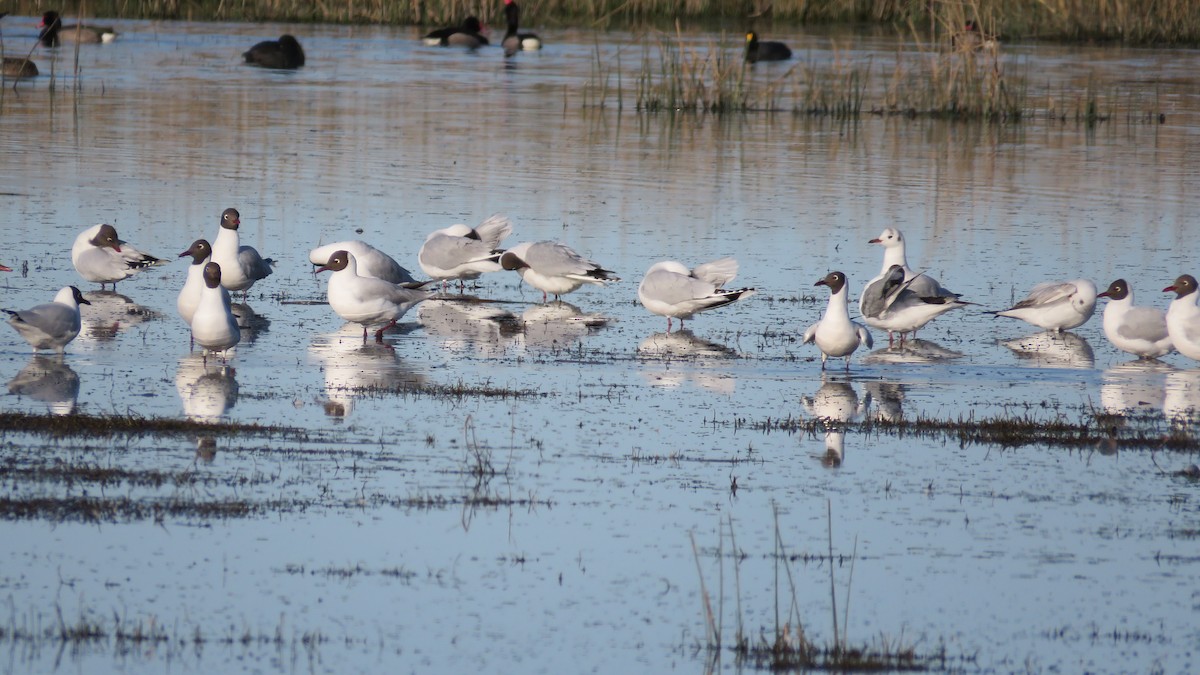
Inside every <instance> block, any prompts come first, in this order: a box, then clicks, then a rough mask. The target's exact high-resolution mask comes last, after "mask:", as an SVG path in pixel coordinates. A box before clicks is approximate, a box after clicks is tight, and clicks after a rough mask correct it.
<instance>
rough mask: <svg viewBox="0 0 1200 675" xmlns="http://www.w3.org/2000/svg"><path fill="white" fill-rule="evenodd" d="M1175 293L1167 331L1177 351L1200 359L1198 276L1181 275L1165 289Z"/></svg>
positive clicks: (1191, 357) (1169, 310)
mask: <svg viewBox="0 0 1200 675" xmlns="http://www.w3.org/2000/svg"><path fill="white" fill-rule="evenodd" d="M1172 291H1173V292H1174V293H1175V299H1174V300H1172V301H1171V306H1170V307H1169V308H1167V332H1168V333H1169V334H1170V336H1171V344H1173V345H1174V346H1175V349H1176V351H1178V352H1179V353H1180V354H1183V355H1184V356H1186V357H1188V358H1189V359H1195V360H1197V361H1200V307H1198V306H1197V305H1196V277H1193V276H1192V275H1190V274H1183V275H1180V276H1179V278H1177V279H1175V283H1173V284H1171V285H1170V286H1167V287H1166V288H1164V289H1163V292H1164V293H1169V292H1172Z"/></svg>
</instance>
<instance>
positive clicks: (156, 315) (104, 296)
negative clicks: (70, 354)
mask: <svg viewBox="0 0 1200 675" xmlns="http://www.w3.org/2000/svg"><path fill="white" fill-rule="evenodd" d="M83 297H84V299H85V300H87V301H88V302H90V303H92V306H91V307H87V308H85V309H84V310H83V311H82V312H80V317H81V323H82V324H83V325H82V328H81V330H80V331H79V337H78V338H76V339H77V340H78V341H80V342H84V343H88V342H108V341H111V340H114V339H116V337H117V334H118V333H120V332H121V331H125V330H129V329H130V328H133V327H135V326H138V325H140V324H142V323H145V322H147V321H155V320H157V319H161V318H162V316H163V315H162V313H161V312H156V311H154V310H153V309H150V308H149V307H144V306H142V305H139V304H137V303H136V302H134V301H133V299H132V298H130V297H129V296H127V295H121V294H120V293H117V292H115V291H90V292H88V293H84V294H83Z"/></svg>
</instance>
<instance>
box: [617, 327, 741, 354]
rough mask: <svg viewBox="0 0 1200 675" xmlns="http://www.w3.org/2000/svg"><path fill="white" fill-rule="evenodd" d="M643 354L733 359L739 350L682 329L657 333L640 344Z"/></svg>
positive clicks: (640, 352) (639, 350) (639, 347)
mask: <svg viewBox="0 0 1200 675" xmlns="http://www.w3.org/2000/svg"><path fill="white" fill-rule="evenodd" d="M638 354H639V355H641V356H661V357H671V356H674V357H695V358H717V359H731V358H735V357H736V356H737V352H736V351H735V350H733V349H731V348H729V347H726V346H725V345H723V344H720V343H717V342H713V341H712V340H705V339H704V338H699V337H696V336H695V335H693V334H692V331H690V330H686V329H680V330H677V331H675V332H674V333H655V334H654V335H651V336H650V337H648V338H646V339H645V340H642V343H641V344H639V345H638Z"/></svg>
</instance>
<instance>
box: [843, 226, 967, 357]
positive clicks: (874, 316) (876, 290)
mask: <svg viewBox="0 0 1200 675" xmlns="http://www.w3.org/2000/svg"><path fill="white" fill-rule="evenodd" d="M867 243H868V244H879V245H881V246H883V267H882V268H881V269H880V271H879V276H876V277H875V278H874V279H871V280H870V281H868V282H867V285H866V286H864V287H863V292H862V295H861V296H859V299H858V311H859V313H860V314H862V318H863V321H865V322H866V324H867V325H868V326H871V327H872V328H878V329H880V330H886V331H887V332H888V344H889V345H891V344H892V340H893V334H894V333H900V339H901V341H902V342H903V340H904V333H906V332H909V331H912V333H913V337H916V331H917V329H918V328H921V327H923V326H924V325H925V324H927V323H929V322H930V321H932V320H933V319H934V317H936V316H938V315H940V314H943V313H945V312H948V311H950V310H951V309H956V308H958V307H964V306H966V305H968V304H970V303H966V302H962V301H960V300H959V297H960V295H959V294H958V293H954V292H951V291H949V290H947V289H946V288H945V287H943V286H942V285H941V284H940V283H938V281H937V279H934V278H933V277H931V276H929V275H928V274H925V273H923V272H921V273H918V272H915V271H913V269H912V268H911V267H909V266H908V258H907V256H906V255H905V242H904V235H903V234H902V233H901V232H900V230H898V229H896V228H894V227H889V228H887V229H885V230H884V231H883V232H881V233H880V234H879V236H878V237H876V238H874V239H871V240H869V241H868V242H867ZM897 265H898V266H899V267H900V268H901V269H902V270H904V278H903V279H901V280H900V281H902V282H909V283H908V285H907V286H905V287H904V288H903V289H902V290H907V291H910V292H911V295H904V297H899V292H897V297H896V298H893V302H891V303H886V302H883V299H884V297H885V296H886V291H885V288H884V287H885V285H886V286H887V291H890V290H893V289H894V284H895V278H894V277H893V275H894V270H893V269H892V268H893V267H895V266H897ZM889 281H890V282H891V284H889Z"/></svg>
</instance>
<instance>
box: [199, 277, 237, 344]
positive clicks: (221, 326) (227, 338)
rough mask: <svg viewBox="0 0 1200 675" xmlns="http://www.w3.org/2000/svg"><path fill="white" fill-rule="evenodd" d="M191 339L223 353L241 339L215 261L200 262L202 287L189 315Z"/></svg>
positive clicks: (227, 294)
mask: <svg viewBox="0 0 1200 675" xmlns="http://www.w3.org/2000/svg"><path fill="white" fill-rule="evenodd" d="M192 339H194V340H195V341H196V342H197V343H198V344H199V345H200V346H201V347H203V348H204V350H205V355H206V358H207V354H208V353H209V352H212V353H216V352H225V351H228V350H230V349H232V348H233V347H234V346H235V345H236V344H237V343H238V342H240V341H241V339H242V332H241V330H240V329H239V328H238V325H237V319H236V318H234V316H233V311H232V310H231V308H230V306H229V293H227V292H225V289H224V288H222V287H221V266H220V265H219V264H217V263H215V262H209V263H206V264H205V265H204V288H202V289H200V303H199V304H198V305H197V306H196V312H195V313H194V314H192Z"/></svg>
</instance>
